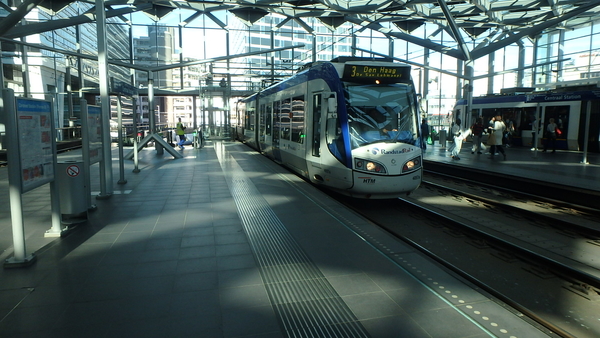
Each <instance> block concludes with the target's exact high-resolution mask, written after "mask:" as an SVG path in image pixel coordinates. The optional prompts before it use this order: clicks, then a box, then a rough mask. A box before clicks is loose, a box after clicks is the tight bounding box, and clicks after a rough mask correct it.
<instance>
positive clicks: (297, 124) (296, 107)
mask: <svg viewBox="0 0 600 338" xmlns="http://www.w3.org/2000/svg"><path fill="white" fill-rule="evenodd" d="M292 141H294V142H297V143H304V96H296V97H294V98H293V99H292Z"/></svg>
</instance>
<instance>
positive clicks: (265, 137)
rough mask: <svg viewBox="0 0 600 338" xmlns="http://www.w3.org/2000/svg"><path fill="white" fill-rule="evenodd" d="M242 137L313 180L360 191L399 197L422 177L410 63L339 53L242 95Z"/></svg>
mask: <svg viewBox="0 0 600 338" xmlns="http://www.w3.org/2000/svg"><path fill="white" fill-rule="evenodd" d="M236 113H237V114H238V116H237V120H238V121H240V122H241V123H239V125H238V126H237V127H236V136H237V138H238V139H240V140H242V141H243V142H245V143H247V144H248V145H250V146H251V147H253V148H255V149H257V150H259V151H260V152H262V153H263V154H265V155H266V156H268V157H269V158H271V159H273V160H274V161H276V162H278V163H281V164H282V165H284V166H286V167H288V168H290V169H291V170H293V171H295V172H296V173H298V174H300V175H302V176H304V177H306V178H307V179H309V180H310V181H311V182H312V183H314V184H316V185H320V186H324V187H326V188H328V189H332V190H334V191H337V192H339V193H342V194H345V195H348V196H353V197H357V198H372V199H383V198H395V197H398V196H401V195H407V194H409V193H410V192H412V191H414V190H416V189H417V188H418V187H419V185H420V183H421V179H422V170H423V169H422V161H421V159H422V154H421V148H420V145H421V139H420V135H419V110H418V104H417V97H416V94H415V89H414V85H413V83H412V80H411V77H410V66H407V65H403V64H399V63H393V62H390V61H389V60H383V59H381V60H373V59H363V58H336V59H334V60H332V61H331V62H317V63H314V64H310V65H307V66H305V67H304V68H303V69H301V70H300V71H299V72H298V73H297V74H295V75H294V76H292V77H291V78H289V79H287V80H285V81H282V82H280V83H277V84H275V85H273V86H271V87H269V88H266V89H265V90H262V91H261V92H259V93H256V94H254V95H252V96H250V97H248V98H245V99H243V100H241V101H240V102H239V103H238V106H237V110H236Z"/></svg>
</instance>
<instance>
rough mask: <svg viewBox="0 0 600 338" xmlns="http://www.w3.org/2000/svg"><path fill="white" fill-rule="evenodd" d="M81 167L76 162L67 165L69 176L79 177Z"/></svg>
mask: <svg viewBox="0 0 600 338" xmlns="http://www.w3.org/2000/svg"><path fill="white" fill-rule="evenodd" d="M79 171H80V168H79V166H78V165H76V164H72V165H70V166H68V167H67V175H69V177H77V176H78V175H79Z"/></svg>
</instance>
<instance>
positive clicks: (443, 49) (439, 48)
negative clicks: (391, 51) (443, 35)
mask: <svg viewBox="0 0 600 338" xmlns="http://www.w3.org/2000/svg"><path fill="white" fill-rule="evenodd" d="M346 20H347V21H349V22H352V23H354V24H356V25H358V26H361V27H366V28H369V29H372V30H375V31H378V32H380V33H382V34H384V35H386V36H389V37H394V38H397V39H400V40H404V41H408V42H410V43H414V44H415V45H418V46H421V47H425V48H429V49H431V50H433V51H436V52H439V53H442V54H446V55H449V56H452V57H455V58H457V59H461V60H463V58H464V57H465V55H464V53H463V52H462V51H459V50H456V49H454V48H450V47H448V46H444V45H440V44H437V43H434V42H431V41H429V40H425V39H421V38H418V37H416V36H412V35H410V34H406V33H402V32H395V31H392V30H391V29H389V28H386V27H383V26H382V25H381V24H379V23H377V22H367V23H365V22H364V21H363V20H361V19H359V18H354V17H346Z"/></svg>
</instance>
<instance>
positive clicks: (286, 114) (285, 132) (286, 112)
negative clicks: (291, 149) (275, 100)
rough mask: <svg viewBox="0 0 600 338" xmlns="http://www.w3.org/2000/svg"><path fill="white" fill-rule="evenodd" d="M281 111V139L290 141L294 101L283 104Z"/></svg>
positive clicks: (287, 100) (283, 102) (289, 100)
mask: <svg viewBox="0 0 600 338" xmlns="http://www.w3.org/2000/svg"><path fill="white" fill-rule="evenodd" d="M280 108H281V110H280V114H279V121H280V123H281V125H280V128H281V129H280V131H281V139H282V140H289V139H290V134H291V133H290V130H291V122H292V119H291V115H292V100H291V99H285V100H283V101H282V102H281V106H280Z"/></svg>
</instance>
